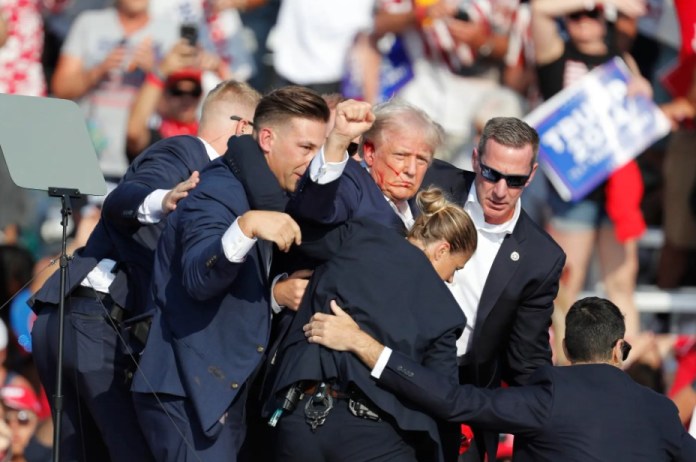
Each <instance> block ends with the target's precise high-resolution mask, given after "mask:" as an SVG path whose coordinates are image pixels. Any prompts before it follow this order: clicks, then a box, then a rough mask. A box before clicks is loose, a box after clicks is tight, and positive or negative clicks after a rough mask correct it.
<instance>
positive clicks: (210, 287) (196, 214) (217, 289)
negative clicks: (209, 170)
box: [177, 177, 253, 300]
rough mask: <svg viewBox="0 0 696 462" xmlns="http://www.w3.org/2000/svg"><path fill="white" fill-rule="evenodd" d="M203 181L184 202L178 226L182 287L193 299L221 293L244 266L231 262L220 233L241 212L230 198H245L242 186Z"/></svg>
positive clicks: (209, 180) (210, 180) (213, 179)
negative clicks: (223, 246)
mask: <svg viewBox="0 0 696 462" xmlns="http://www.w3.org/2000/svg"><path fill="white" fill-rule="evenodd" d="M206 182H207V183H206V184H201V185H200V186H199V188H198V190H197V191H196V193H194V194H192V195H191V196H189V197H188V198H187V200H186V201H185V202H184V205H183V207H182V210H181V214H180V215H179V217H178V220H179V222H178V224H177V229H178V231H177V233H180V234H179V235H178V239H177V243H178V244H179V245H181V247H182V249H181V250H182V257H181V258H182V261H181V264H182V272H183V275H182V284H183V286H184V287H185V289H186V291H187V292H188V294H189V295H190V296H191V297H192V298H194V299H196V300H208V299H210V298H213V297H216V296H219V295H221V294H222V293H224V292H225V291H226V290H227V289H228V288H229V286H230V284H231V283H232V281H234V279H235V277H236V276H237V274H238V273H239V271H240V269H241V268H242V267H243V266H244V262H241V263H233V262H230V261H229V260H228V259H227V257H226V256H225V253H224V250H223V248H222V236H223V234H225V231H227V229H228V228H229V227H230V225H231V224H232V223H234V221H235V220H236V219H237V217H238V216H239V215H241V214H242V213H243V210H237V207H235V203H234V199H233V198H234V197H235V196H237V197H244V192H243V190H242V186H241V184H239V183H235V184H234V185H232V184H230V183H231V182H229V181H227V182H225V181H220V179H219V178H216V177H213V178H206ZM252 251H253V250H252ZM247 258H248V257H247Z"/></svg>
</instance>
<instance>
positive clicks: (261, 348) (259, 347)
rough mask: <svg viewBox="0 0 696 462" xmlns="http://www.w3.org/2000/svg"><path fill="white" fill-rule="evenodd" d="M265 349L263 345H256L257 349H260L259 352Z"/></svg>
mask: <svg viewBox="0 0 696 462" xmlns="http://www.w3.org/2000/svg"><path fill="white" fill-rule="evenodd" d="M263 350H264V348H263V346H261V345H259V346H257V347H256V351H258V352H259V353H263Z"/></svg>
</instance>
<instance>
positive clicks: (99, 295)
mask: <svg viewBox="0 0 696 462" xmlns="http://www.w3.org/2000/svg"><path fill="white" fill-rule="evenodd" d="M70 295H71V296H72V297H80V298H88V299H92V300H94V299H97V300H99V301H101V302H102V304H103V305H104V307H105V308H106V309H107V310H108V311H109V317H110V318H111V319H113V320H114V321H116V322H121V321H123V319H124V318H125V317H126V315H127V314H128V313H127V312H126V310H125V309H124V308H123V307H122V306H120V305H119V304H118V303H116V302H115V301H114V299H113V298H111V294H109V293H107V292H99V291H98V290H95V289H93V288H91V287H85V286H79V287H77V288H75V289H73V291H72V292H71V293H70Z"/></svg>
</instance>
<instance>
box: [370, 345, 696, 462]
mask: <svg viewBox="0 0 696 462" xmlns="http://www.w3.org/2000/svg"><path fill="white" fill-rule="evenodd" d="M379 383H380V384H382V385H386V386H387V387H389V388H390V389H392V390H394V391H395V392H396V393H397V394H398V395H400V396H403V397H405V398H408V399H410V400H411V401H413V402H414V403H417V404H418V405H419V406H420V407H421V408H422V409H425V410H427V411H428V412H432V413H433V414H434V415H436V416H438V417H441V418H443V419H449V420H454V421H457V422H460V421H463V422H468V423H470V424H475V425H477V426H480V427H482V428H487V429H492V430H495V431H499V432H506V433H513V434H515V450H514V457H513V460H514V461H515V462H526V461H530V462H531V461H534V462H543V461H549V462H557V461H563V462H574V461H577V462H588V461H597V462H600V461H606V462H615V461H623V460H625V461H631V462H637V461H645V462H660V461H683V462H687V461H694V460H696V440H694V439H693V438H692V437H691V436H689V434H688V433H687V432H686V430H685V429H684V426H683V425H682V424H681V422H680V420H679V416H678V414H677V409H676V407H675V406H674V404H673V403H672V402H671V401H670V400H669V399H668V398H667V397H666V396H663V395H660V394H657V393H655V392H654V391H652V390H650V389H648V388H646V387H643V386H641V385H638V384H637V383H636V382H634V381H633V380H632V379H631V378H630V377H629V376H628V375H626V374H625V373H624V372H623V371H621V370H620V369H618V368H616V367H614V366H610V365H608V364H586V365H575V366H568V367H553V366H543V367H541V368H539V369H538V370H537V371H536V372H535V373H534V374H532V376H531V377H530V379H529V382H528V385H527V386H522V387H511V388H506V389H497V390H486V389H482V388H476V387H474V386H472V385H461V386H453V385H452V384H451V382H450V381H448V380H447V379H446V378H445V377H439V376H438V375H437V374H434V373H433V372H432V371H430V370H427V369H425V368H423V367H422V366H421V365H419V364H417V363H416V362H415V361H413V360H411V359H409V358H407V357H406V356H404V355H402V354H400V353H397V352H394V353H392V356H391V357H390V359H389V362H388V363H387V367H386V369H385V370H384V372H383V373H382V376H381V377H380V379H379Z"/></svg>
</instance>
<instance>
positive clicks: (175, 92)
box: [167, 87, 203, 98]
mask: <svg viewBox="0 0 696 462" xmlns="http://www.w3.org/2000/svg"><path fill="white" fill-rule="evenodd" d="M167 93H169V94H170V95H172V96H186V95H188V96H193V97H194V98H200V96H201V95H202V94H203V89H202V88H201V87H194V88H193V89H192V90H182V89H180V88H177V87H172V88H168V89H167Z"/></svg>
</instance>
